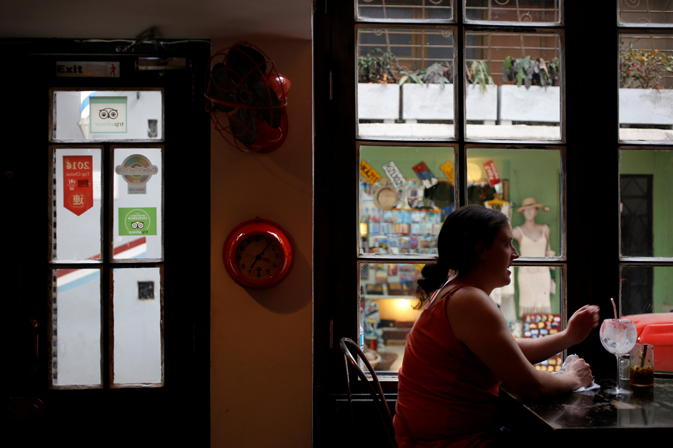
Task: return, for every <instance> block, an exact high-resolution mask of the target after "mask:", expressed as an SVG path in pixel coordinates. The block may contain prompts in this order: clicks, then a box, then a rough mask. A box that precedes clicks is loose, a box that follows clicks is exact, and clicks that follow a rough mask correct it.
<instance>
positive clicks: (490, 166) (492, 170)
mask: <svg viewBox="0 0 673 448" xmlns="http://www.w3.org/2000/svg"><path fill="white" fill-rule="evenodd" d="M484 171H486V177H488V182H489V183H490V184H491V187H494V186H496V185H497V184H499V183H500V174H498V170H497V168H496V167H495V162H494V161H493V160H489V161H488V162H484Z"/></svg>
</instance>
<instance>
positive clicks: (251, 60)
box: [225, 45, 266, 81]
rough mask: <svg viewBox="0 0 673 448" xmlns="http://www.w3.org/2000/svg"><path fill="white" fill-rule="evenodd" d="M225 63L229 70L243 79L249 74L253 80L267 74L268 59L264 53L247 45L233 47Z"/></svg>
mask: <svg viewBox="0 0 673 448" xmlns="http://www.w3.org/2000/svg"><path fill="white" fill-rule="evenodd" d="M225 63H226V65H227V69H228V70H231V71H233V72H234V73H236V74H238V75H239V76H240V77H241V78H245V77H246V75H248V74H249V76H250V77H252V78H257V77H258V76H261V75H262V74H263V73H264V72H266V59H265V58H264V56H262V53H260V52H259V51H257V50H255V49H254V48H252V47H249V46H247V45H234V46H233V47H231V50H229V54H228V55H227V60H226V62H225ZM251 72H252V73H251ZM246 81H250V79H248V80H246Z"/></svg>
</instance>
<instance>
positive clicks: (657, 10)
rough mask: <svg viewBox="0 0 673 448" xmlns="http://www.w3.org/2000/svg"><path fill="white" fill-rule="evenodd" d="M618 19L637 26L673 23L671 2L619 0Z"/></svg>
mask: <svg viewBox="0 0 673 448" xmlns="http://www.w3.org/2000/svg"><path fill="white" fill-rule="evenodd" d="M619 21H620V23H623V24H636V25H638V26H648V25H653V26H662V25H664V26H671V25H673V3H671V1H670V0H647V1H638V0H621V1H620V2H619Z"/></svg>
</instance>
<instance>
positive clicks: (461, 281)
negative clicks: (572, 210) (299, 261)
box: [394, 205, 599, 448]
mask: <svg viewBox="0 0 673 448" xmlns="http://www.w3.org/2000/svg"><path fill="white" fill-rule="evenodd" d="M438 253H439V258H438V259H437V263H435V264H428V265H426V266H425V267H424V268H423V270H422V272H421V273H422V276H423V278H422V279H420V280H418V289H417V295H418V297H419V299H420V300H421V304H420V306H421V307H423V308H424V309H423V312H422V313H421V315H420V316H419V318H418V320H417V321H416V323H415V324H414V327H413V329H412V330H411V332H410V333H409V337H408V340H407V344H406V347H405V351H404V359H403V362H402V367H401V369H400V371H399V388H398V399H397V406H396V414H395V417H394V425H395V433H396V439H397V443H398V444H399V446H400V448H406V447H454V446H456V447H458V446H460V447H464V446H465V447H484V446H489V445H490V446H496V445H497V444H498V443H502V437H501V435H502V431H501V430H500V427H501V425H502V423H499V422H498V421H497V415H496V414H497V404H498V388H499V384H500V382H501V381H502V382H504V383H506V384H507V385H508V386H509V387H510V388H511V389H512V390H513V391H514V392H515V393H516V394H518V395H520V396H522V397H524V398H535V397H543V396H550V395H554V394H559V393H562V392H569V391H572V390H575V389H577V388H579V387H581V386H588V385H590V384H591V382H592V380H593V376H592V373H591V369H590V368H589V365H588V364H587V363H586V362H585V361H584V360H583V359H577V360H575V361H573V362H571V363H570V364H569V365H568V366H567V368H566V371H565V373H562V374H551V373H549V372H545V371H540V370H537V369H536V368H535V366H534V365H533V364H534V363H538V362H541V361H544V360H545V359H548V358H549V357H551V356H553V355H555V354H557V353H559V352H561V351H563V350H565V349H566V348H568V347H570V346H572V345H575V344H578V343H579V342H581V341H582V340H584V338H585V337H586V336H587V335H588V334H589V332H590V331H591V330H592V329H593V328H595V327H596V326H598V322H599V315H598V311H599V309H598V307H597V306H584V307H583V308H581V309H580V310H578V311H577V312H576V313H575V314H574V315H573V316H572V318H571V319H570V321H569V322H568V326H567V328H566V329H565V330H564V331H562V332H559V333H557V334H555V335H551V336H547V337H544V338H538V339H514V337H513V336H512V334H511V333H510V330H509V327H508V325H507V322H506V321H505V319H504V317H503V316H502V313H501V312H500V310H499V308H498V307H497V305H496V304H495V302H494V301H493V300H492V299H491V298H490V297H489V295H490V294H491V291H493V289H494V288H498V287H502V286H505V285H507V284H509V282H510V281H511V280H510V271H509V269H508V268H509V267H510V266H512V261H513V260H515V259H516V258H518V257H519V254H517V252H516V250H515V249H514V247H513V246H512V231H511V229H510V226H509V222H508V220H507V217H506V216H505V215H503V214H502V213H500V212H497V211H494V210H489V209H486V208H484V207H481V206H477V205H469V206H466V207H463V208H460V209H458V210H456V211H454V212H453V213H451V214H450V215H449V216H448V217H447V218H446V221H445V222H444V225H443V226H442V230H441V231H440V233H439V239H438ZM450 272H453V273H455V275H453V276H451V277H449V273H450Z"/></svg>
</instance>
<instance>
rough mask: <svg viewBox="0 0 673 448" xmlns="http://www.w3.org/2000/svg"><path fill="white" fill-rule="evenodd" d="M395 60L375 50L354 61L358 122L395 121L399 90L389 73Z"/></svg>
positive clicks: (378, 49) (393, 74) (389, 53)
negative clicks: (355, 63) (356, 69)
mask: <svg viewBox="0 0 673 448" xmlns="http://www.w3.org/2000/svg"><path fill="white" fill-rule="evenodd" d="M396 65H397V58H396V57H395V55H394V54H393V53H392V52H390V51H385V52H384V51H382V50H381V49H380V48H376V49H374V50H372V51H370V52H369V53H367V54H366V55H364V56H360V57H359V58H358V119H360V120H363V119H364V120H385V121H388V120H396V119H398V118H399V104H400V87H399V85H398V84H397V79H396V77H395V73H394V71H393V68H394V66H396Z"/></svg>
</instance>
